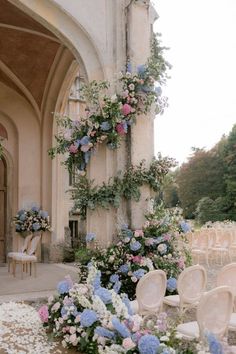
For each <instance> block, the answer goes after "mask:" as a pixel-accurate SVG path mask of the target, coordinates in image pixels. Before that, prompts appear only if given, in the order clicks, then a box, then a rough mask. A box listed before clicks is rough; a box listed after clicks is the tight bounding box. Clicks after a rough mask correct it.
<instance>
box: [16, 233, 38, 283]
mask: <svg viewBox="0 0 236 354" xmlns="http://www.w3.org/2000/svg"><path fill="white" fill-rule="evenodd" d="M40 239H41V235H37V236H34V237H33V239H32V241H31V245H30V247H29V250H28V252H27V254H19V255H16V256H13V257H12V261H13V275H14V277H15V276H16V265H17V263H19V264H20V265H21V279H23V273H24V269H26V271H27V269H28V265H29V268H30V275H31V272H32V265H33V266H34V276H35V277H36V264H37V257H36V255H35V254H36V251H37V248H38V246H39V242H40Z"/></svg>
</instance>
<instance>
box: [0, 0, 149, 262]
mask: <svg viewBox="0 0 236 354" xmlns="http://www.w3.org/2000/svg"><path fill="white" fill-rule="evenodd" d="M155 18H156V13H155V11H154V9H153V7H152V5H151V4H150V2H149V1H148V0H146V1H145V0H128V1H126V0H0V127H1V129H0V134H7V139H5V140H4V144H3V145H4V151H3V159H2V160H1V161H0V262H3V261H5V256H6V254H7V252H8V251H9V250H12V249H16V248H17V242H16V235H15V232H14V228H13V227H12V217H13V216H14V215H15V213H16V212H17V211H18V210H19V209H21V208H27V207H31V206H32V205H33V204H36V205H39V206H41V207H42V208H43V209H44V210H47V211H48V212H49V215H50V219H51V223H52V230H53V231H52V232H51V233H44V235H43V239H42V244H44V245H48V246H49V245H51V244H57V243H60V242H63V240H64V237H65V227H68V226H69V222H70V221H71V222H72V223H71V224H70V225H76V227H78V226H79V225H78V223H74V224H73V221H76V222H77V221H78V220H77V219H76V216H70V213H69V211H70V208H71V202H70V199H69V197H68V194H67V193H66V191H67V190H68V188H69V176H68V173H67V171H66V170H65V168H64V167H63V166H62V165H61V161H62V159H63V157H61V156H59V157H57V158H55V159H54V160H51V159H50V158H49V156H48V149H49V148H50V147H51V146H52V144H53V136H54V134H55V133H56V129H57V127H56V124H55V119H54V116H55V114H57V113H59V114H64V113H68V114H69V115H70V116H72V117H75V118H78V115H79V114H81V113H82V112H83V102H82V101H81V99H80V97H79V87H80V84H81V81H83V82H88V81H90V80H94V79H95V80H108V81H110V82H111V83H112V84H111V88H110V90H111V92H112V91H115V89H116V88H115V87H114V84H113V82H114V75H115V74H116V73H118V72H119V71H121V70H122V69H123V68H124V67H125V65H126V63H127V59H129V60H130V62H131V63H132V65H133V67H135V66H137V65H139V64H143V63H145V62H146V59H147V58H148V56H149V53H150V33H151V30H152V25H153V22H154V20H155ZM152 118H153V117H152V116H151V115H150V117H140V119H139V120H138V122H137V124H136V125H135V126H133V127H132V131H131V139H130V143H129V146H128V148H127V142H124V143H123V144H122V146H121V148H120V149H118V150H116V151H109V150H108V149H106V147H105V146H101V147H99V150H98V151H97V153H96V154H95V155H94V156H93V157H92V160H91V162H90V164H89V168H88V174H89V177H90V178H91V179H94V180H95V181H96V183H97V184H99V183H102V182H103V181H107V180H108V179H109V178H110V177H111V176H114V175H115V174H116V173H117V171H118V170H122V169H124V168H125V167H126V165H127V162H128V161H131V162H132V163H134V164H136V163H139V162H140V161H141V160H142V159H144V158H145V159H146V160H147V161H150V160H151V158H152V157H153V119H152ZM3 132H4V133H3ZM142 142H144V143H142ZM147 142H148V143H147ZM148 195H149V191H148V190H145V189H143V197H142V200H141V201H140V202H139V203H133V202H131V205H129V206H127V205H126V204H124V205H122V206H121V207H120V209H119V210H118V211H115V210H113V211H106V210H96V211H94V212H88V215H87V224H86V227H85V229H86V231H91V232H95V233H96V234H97V238H98V240H99V242H100V243H101V244H103V245H107V244H109V243H110V242H112V236H113V235H114V233H115V229H116V225H117V223H118V221H119V220H121V219H122V220H128V221H129V222H131V224H132V226H135V227H139V226H141V224H142V222H143V216H142V214H143V210H144V208H145V203H146V197H147V196H148Z"/></svg>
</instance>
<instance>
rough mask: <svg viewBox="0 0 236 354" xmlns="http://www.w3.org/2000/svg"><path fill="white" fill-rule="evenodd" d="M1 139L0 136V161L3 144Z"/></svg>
mask: <svg viewBox="0 0 236 354" xmlns="http://www.w3.org/2000/svg"><path fill="white" fill-rule="evenodd" d="M3 140H4V139H3V138H1V136H0V160H1V157H2V154H3V146H2V142H3Z"/></svg>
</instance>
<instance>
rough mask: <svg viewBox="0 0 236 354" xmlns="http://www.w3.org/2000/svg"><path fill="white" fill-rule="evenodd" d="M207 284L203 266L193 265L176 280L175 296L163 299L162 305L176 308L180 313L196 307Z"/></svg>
mask: <svg viewBox="0 0 236 354" xmlns="http://www.w3.org/2000/svg"><path fill="white" fill-rule="evenodd" d="M206 284H207V273H206V270H205V268H204V267H203V266H201V265H199V264H198V265H194V266H191V267H188V268H185V269H184V270H183V272H182V273H181V274H180V275H179V277H178V280H177V290H178V294H177V295H168V296H165V297H164V300H163V302H164V304H166V305H169V306H172V307H178V308H179V309H180V312H181V313H184V311H185V310H186V309H189V308H192V307H196V306H197V305H198V303H199V300H200V299H201V296H202V295H203V294H204V292H205V289H206Z"/></svg>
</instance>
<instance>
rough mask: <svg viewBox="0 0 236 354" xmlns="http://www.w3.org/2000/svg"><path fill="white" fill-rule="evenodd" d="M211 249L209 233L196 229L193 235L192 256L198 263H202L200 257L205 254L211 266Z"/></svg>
mask: <svg viewBox="0 0 236 354" xmlns="http://www.w3.org/2000/svg"><path fill="white" fill-rule="evenodd" d="M210 252H211V249H210V248H209V238H208V234H207V233H202V232H201V231H196V232H195V233H194V236H193V243H192V250H191V253H192V256H193V258H194V259H196V263H197V264H199V263H200V258H201V257H202V256H203V257H204V258H205V261H206V264H207V266H208V267H209V254H210Z"/></svg>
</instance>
